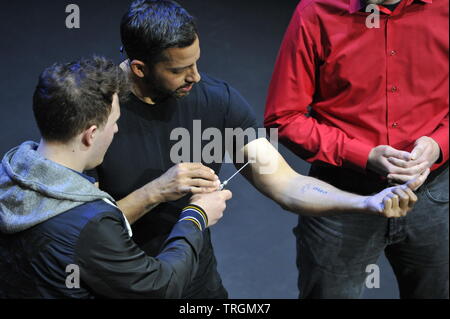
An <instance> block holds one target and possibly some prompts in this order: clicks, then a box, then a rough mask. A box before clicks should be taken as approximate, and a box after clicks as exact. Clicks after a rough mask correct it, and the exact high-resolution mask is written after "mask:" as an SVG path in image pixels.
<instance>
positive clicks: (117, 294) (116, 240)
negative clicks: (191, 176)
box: [75, 213, 203, 298]
mask: <svg viewBox="0 0 450 319" xmlns="http://www.w3.org/2000/svg"><path fill="white" fill-rule="evenodd" d="M123 222H124V221H123V220H122V219H121V216H120V217H119V216H118V214H114V213H102V214H99V215H97V216H96V217H95V218H94V219H92V220H91V221H89V223H88V224H87V225H86V226H85V227H84V228H83V230H82V232H81V234H80V238H79V240H78V242H77V246H76V249H75V256H76V259H75V260H76V263H77V264H78V265H79V267H80V278H81V282H82V283H83V284H86V285H87V286H88V287H89V289H91V290H92V291H93V293H94V294H95V295H98V296H100V297H108V298H180V297H181V294H182V291H183V289H184V288H185V287H186V286H187V284H189V283H190V282H191V280H192V279H193V278H194V275H195V273H196V270H197V265H198V258H199V252H200V249H201V247H202V244H203V239H202V238H203V236H202V232H201V231H199V230H198V228H196V226H195V225H194V224H193V223H192V222H189V221H182V222H179V223H177V224H175V226H174V228H173V230H172V232H171V234H170V235H169V237H168V239H167V240H166V242H165V243H164V245H163V249H162V251H161V253H160V254H159V255H158V256H156V257H155V258H153V257H149V256H147V255H146V254H145V253H144V252H143V251H142V250H141V249H140V248H139V247H138V246H137V245H136V244H135V243H134V241H133V240H132V239H131V238H130V236H129V235H128V232H127V230H126V228H125V227H124V224H123Z"/></svg>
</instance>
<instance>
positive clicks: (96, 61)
mask: <svg viewBox="0 0 450 319" xmlns="http://www.w3.org/2000/svg"><path fill="white" fill-rule="evenodd" d="M128 92H129V87H128V81H127V77H126V76H125V73H124V72H123V71H122V70H121V69H120V67H119V66H116V65H115V64H114V63H113V62H111V61H109V60H106V59H105V58H102V57H93V58H92V59H82V60H80V61H76V62H70V63H66V64H61V63H55V64H53V65H52V66H50V67H48V68H47V69H45V70H44V72H42V73H41V75H40V76H39V82H38V85H37V86H36V90H35V92H34V96H33V112H34V117H35V119H36V122H37V125H38V127H39V130H40V132H41V135H42V137H43V138H44V139H46V140H48V141H59V142H67V141H69V140H71V139H72V138H74V137H75V136H76V135H78V134H80V133H81V132H83V131H84V130H85V129H87V128H89V127H90V126H91V125H97V126H99V127H101V126H103V125H105V124H106V122H107V119H108V117H109V114H110V113H111V108H112V101H113V96H114V94H115V93H117V94H119V97H121V98H123V97H124V96H125V95H126V94H127V93H128Z"/></svg>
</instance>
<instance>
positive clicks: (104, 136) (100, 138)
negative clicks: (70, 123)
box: [90, 93, 120, 168]
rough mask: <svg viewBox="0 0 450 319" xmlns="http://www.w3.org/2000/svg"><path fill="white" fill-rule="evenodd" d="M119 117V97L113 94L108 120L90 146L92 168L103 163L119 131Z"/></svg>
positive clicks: (99, 129)
mask: <svg viewBox="0 0 450 319" xmlns="http://www.w3.org/2000/svg"><path fill="white" fill-rule="evenodd" d="M119 117H120V105H119V96H118V95H117V93H116V94H114V96H113V102H112V106H111V113H109V117H108V120H107V122H106V124H105V125H104V126H103V127H100V128H98V131H97V134H96V139H95V141H94V143H93V144H92V150H93V152H92V153H93V156H92V164H91V165H90V166H92V168H94V167H96V166H98V165H100V164H101V163H102V162H103V158H104V157H105V153H106V151H107V150H108V147H109V146H110V145H111V142H112V140H113V137H114V134H116V133H117V132H118V131H119V128H118V126H117V120H118V119H119Z"/></svg>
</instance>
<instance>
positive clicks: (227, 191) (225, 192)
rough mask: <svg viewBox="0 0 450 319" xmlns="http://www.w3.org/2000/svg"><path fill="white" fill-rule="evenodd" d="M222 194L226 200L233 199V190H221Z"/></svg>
mask: <svg viewBox="0 0 450 319" xmlns="http://www.w3.org/2000/svg"><path fill="white" fill-rule="evenodd" d="M220 194H221V195H222V198H223V199H224V200H229V199H231V197H233V194H232V193H231V191H230V190H228V189H225V190H223V191H220Z"/></svg>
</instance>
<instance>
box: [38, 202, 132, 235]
mask: <svg viewBox="0 0 450 319" xmlns="http://www.w3.org/2000/svg"><path fill="white" fill-rule="evenodd" d="M103 218H112V219H115V220H116V221H117V222H120V223H124V219H123V218H124V217H123V215H122V213H121V212H120V210H119V209H118V208H116V207H115V206H112V205H110V204H108V203H107V202H105V201H103V200H96V201H93V202H89V203H86V204H83V205H80V206H77V207H75V208H72V209H70V210H68V211H66V212H64V213H62V214H60V215H58V216H56V217H53V218H51V219H49V220H48V221H46V222H44V223H43V224H42V225H40V227H39V228H40V230H39V231H42V232H43V233H45V235H46V236H47V237H51V238H52V239H55V240H57V241H59V242H65V243H67V244H75V243H76V241H77V240H78V237H79V236H80V233H81V232H82V231H83V229H84V228H85V227H86V225H87V224H88V223H90V222H99V221H100V220H101V219H103Z"/></svg>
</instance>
